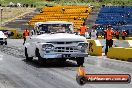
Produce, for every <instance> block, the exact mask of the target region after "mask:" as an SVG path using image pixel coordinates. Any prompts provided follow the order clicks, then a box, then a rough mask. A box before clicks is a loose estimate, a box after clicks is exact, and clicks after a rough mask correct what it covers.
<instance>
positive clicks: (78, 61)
mask: <svg viewBox="0 0 132 88" xmlns="http://www.w3.org/2000/svg"><path fill="white" fill-rule="evenodd" d="M83 63H84V57H79V58H77V64H78V66H83Z"/></svg>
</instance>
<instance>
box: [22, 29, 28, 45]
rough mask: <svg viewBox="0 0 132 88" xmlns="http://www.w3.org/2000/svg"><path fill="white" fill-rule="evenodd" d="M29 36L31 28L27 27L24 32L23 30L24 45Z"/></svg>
mask: <svg viewBox="0 0 132 88" xmlns="http://www.w3.org/2000/svg"><path fill="white" fill-rule="evenodd" d="M27 36H29V30H28V29H25V30H24V32H23V39H24V42H23V45H24V44H25V41H26V37H27Z"/></svg>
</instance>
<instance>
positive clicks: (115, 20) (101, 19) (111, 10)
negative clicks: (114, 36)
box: [95, 6, 132, 33]
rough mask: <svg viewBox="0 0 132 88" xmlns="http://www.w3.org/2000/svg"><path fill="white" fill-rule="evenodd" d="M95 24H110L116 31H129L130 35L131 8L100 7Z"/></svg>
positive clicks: (131, 23)
mask: <svg viewBox="0 0 132 88" xmlns="http://www.w3.org/2000/svg"><path fill="white" fill-rule="evenodd" d="M95 24H100V25H107V24H110V25H112V26H113V27H114V28H116V29H120V30H129V32H130V33H132V31H131V30H132V6H105V7H102V8H101V9H100V12H99V14H98V17H97V19H96V21H95ZM130 29H131V30H130Z"/></svg>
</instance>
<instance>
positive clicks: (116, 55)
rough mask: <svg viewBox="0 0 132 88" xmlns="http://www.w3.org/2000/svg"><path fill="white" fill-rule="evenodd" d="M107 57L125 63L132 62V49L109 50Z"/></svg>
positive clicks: (114, 48)
mask: <svg viewBox="0 0 132 88" xmlns="http://www.w3.org/2000/svg"><path fill="white" fill-rule="evenodd" d="M107 57H108V58H111V59H118V60H125V61H129V60H132V48H124V47H112V48H110V49H109V51H108V53H107Z"/></svg>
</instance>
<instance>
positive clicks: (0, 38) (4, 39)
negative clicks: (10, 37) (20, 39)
mask: <svg viewBox="0 0 132 88" xmlns="http://www.w3.org/2000/svg"><path fill="white" fill-rule="evenodd" d="M0 43H1V44H2V45H3V44H4V43H5V45H7V37H6V35H5V34H4V33H3V32H2V31H0Z"/></svg>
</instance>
